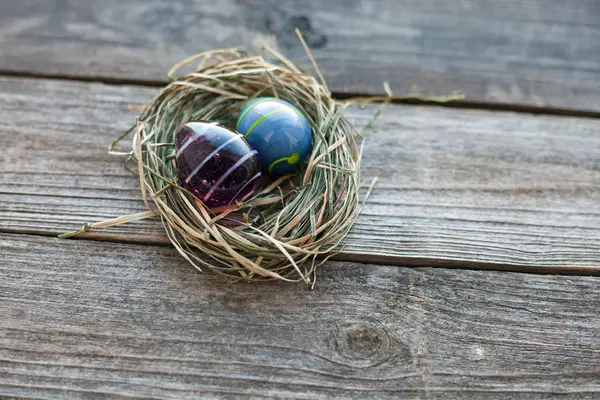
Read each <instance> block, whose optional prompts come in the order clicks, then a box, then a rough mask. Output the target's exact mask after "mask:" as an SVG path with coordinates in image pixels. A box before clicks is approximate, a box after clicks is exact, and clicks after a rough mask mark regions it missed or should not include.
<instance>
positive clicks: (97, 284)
mask: <svg viewBox="0 0 600 400" xmlns="http://www.w3.org/2000/svg"><path fill="white" fill-rule="evenodd" d="M0 251H1V253H2V257H1V258H0V278H1V279H0V298H1V301H0V315H1V316H2V318H0V397H3V396H18V395H19V396H32V397H44V398H47V397H52V398H71V397H70V396H76V397H89V398H98V397H101V396H102V397H103V396H106V397H109V396H119V397H120V396H124V397H127V396H132V397H144V398H178V399H181V398H198V397H199V396H214V397H227V398H265V397H276V398H311V399H331V398H357V399H365V398H373V399H375V398H376V399H388V398H389V399H392V398H440V399H442V398H443V399H448V398H459V397H460V398H464V397H473V398H500V397H502V396H505V397H504V398H506V397H510V396H514V395H516V394H517V393H518V397H519V398H547V396H549V395H551V394H562V395H564V396H565V397H567V398H573V399H582V398H592V397H594V396H595V397H597V396H598V395H599V391H600V386H599V385H598V382H599V381H600V369H599V365H600V316H599V315H598V312H597V310H598V308H599V307H600V289H599V288H600V278H597V277H564V276H545V275H529V274H519V273H507V272H502V273H500V272H492V271H469V270H448V269H442V268H415V269H410V268H400V267H391V266H375V265H361V264H353V263H337V262H331V263H329V264H328V265H327V267H324V268H322V269H321V270H320V271H319V273H318V281H317V286H316V289H315V290H314V291H311V290H308V288H307V287H306V286H304V285H286V284H262V285H256V284H255V285H249V284H237V285H231V284H229V283H226V282H224V281H223V280H222V278H219V277H218V276H216V275H213V274H210V273H206V274H198V273H197V272H196V271H195V270H194V269H193V268H191V267H190V266H189V265H188V264H187V263H186V262H185V261H184V260H183V259H181V257H180V256H179V255H178V254H177V252H176V251H175V250H174V249H171V248H165V247H156V246H140V245H125V244H114V243H102V242H94V241H61V240H58V239H54V238H44V237H39V236H28V235H10V234H0Z"/></svg>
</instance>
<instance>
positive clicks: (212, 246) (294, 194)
mask: <svg viewBox="0 0 600 400" xmlns="http://www.w3.org/2000/svg"><path fill="white" fill-rule="evenodd" d="M265 51H266V52H267V53H268V55H269V61H267V60H266V59H265V58H264V57H263V56H260V55H258V56H257V55H248V54H246V53H244V52H241V51H238V50H234V49H228V50H215V51H210V52H205V53H201V54H198V55H196V56H194V57H192V58H190V59H188V60H185V61H183V62H181V63H179V64H177V65H175V66H174V67H173V68H172V69H171V71H170V72H169V79H170V83H169V84H168V85H167V86H166V87H164V88H163V89H162V90H160V92H159V93H158V95H157V96H156V97H155V98H154V99H153V101H152V102H151V103H150V104H149V105H148V106H147V107H146V108H145V109H143V112H142V114H141V115H140V116H139V118H138V121H137V123H136V125H135V126H134V127H132V129H131V130H130V131H128V132H126V133H125V134H124V135H123V136H122V137H121V138H119V139H118V140H117V142H118V141H119V140H121V139H122V138H123V137H125V136H126V135H127V134H133V135H134V137H133V146H132V151H131V152H127V153H125V154H127V155H128V156H129V158H130V160H131V161H133V162H135V165H136V168H135V170H136V172H137V174H139V177H140V183H141V188H142V197H143V199H144V201H145V202H146V205H147V206H148V208H149V209H151V210H152V212H153V213H154V214H156V215H158V216H159V217H160V219H161V221H162V224H163V225H164V228H165V231H166V233H167V235H168V237H169V239H170V240H171V242H172V243H173V245H174V246H175V247H176V248H177V250H178V251H179V252H180V253H181V255H182V256H183V257H185V258H186V259H187V260H188V261H189V262H190V263H192V264H193V265H194V266H195V267H196V268H197V269H199V270H202V268H203V267H207V268H209V269H212V270H214V271H216V272H218V273H220V274H223V275H225V276H227V277H229V278H233V279H238V280H247V281H256V280H268V279H280V280H286V281H295V282H306V283H313V282H314V273H315V270H316V268H317V266H318V265H320V264H321V263H323V262H324V261H325V260H326V259H327V258H328V257H329V256H331V255H333V254H335V252H336V251H338V250H339V249H340V246H339V245H340V241H341V240H342V239H343V238H344V236H345V235H346V234H347V233H348V231H349V229H350V228H351V227H352V225H353V223H354V221H355V220H356V217H357V214H358V209H359V207H358V205H359V204H358V201H359V200H358V192H359V187H360V158H361V149H360V146H359V143H360V140H359V137H360V135H359V133H358V132H357V130H356V129H355V128H354V126H353V125H352V124H351V123H350V122H349V121H348V120H346V119H345V118H344V116H343V112H344V109H345V108H346V107H347V105H348V104H349V102H337V101H335V100H334V99H333V98H332V97H331V93H330V91H329V89H328V88H327V86H326V84H325V81H324V80H323V79H322V76H321V74H320V72H319V70H318V67H317V66H316V64H314V66H315V69H316V72H317V75H318V76H319V77H320V79H319V80H317V79H316V78H315V77H314V76H312V75H310V74H308V73H305V72H303V71H302V70H301V69H300V68H298V67H297V66H295V65H294V64H293V63H292V62H291V61H289V60H288V59H286V58H285V57H283V56H282V55H280V54H279V53H277V52H276V51H274V50H269V49H266V50H265ZM308 54H309V57H310V52H309V53H308ZM311 59H312V57H311ZM192 65H197V67H196V68H195V71H194V72H191V73H187V74H182V75H181V76H179V72H180V71H181V70H182V69H184V68H190V66H192ZM258 96H272V97H277V98H280V99H284V100H287V101H288V102H290V103H292V104H294V105H295V106H296V107H298V108H299V109H300V110H301V111H302V112H303V113H304V115H305V116H306V117H307V119H308V120H309V123H310V125H311V128H312V132H313V147H312V151H311V153H310V154H309V156H308V157H307V158H306V161H305V163H304V165H303V166H302V167H301V168H299V169H298V171H297V172H296V173H295V174H293V175H287V176H283V177H280V178H278V179H276V180H267V181H263V182H262V183H261V184H260V185H259V187H258V188H257V189H256V190H255V191H254V193H253V195H252V196H251V197H250V198H248V199H247V200H245V201H244V202H243V203H240V204H235V205H234V206H228V207H221V208H212V209H211V208H209V207H208V206H206V205H205V204H203V203H202V201H200V200H199V199H198V198H196V197H195V196H194V195H193V194H192V193H191V192H189V191H188V190H186V189H185V188H184V187H182V185H181V184H180V182H178V181H177V178H176V165H175V148H174V135H175V131H176V129H177V127H178V126H179V125H180V124H182V123H184V122H189V121H197V120H211V121H217V122H220V123H222V124H224V125H226V126H230V127H233V126H235V119H236V118H237V115H238V114H239V110H240V109H241V107H242V105H243V104H244V103H245V102H246V101H248V100H250V99H252V98H255V97H258ZM115 143H116V142H115ZM113 145H114V144H113ZM111 149H112V147H111ZM113 152H114V151H113ZM149 200H152V202H153V203H154V205H153V206H151V203H150V202H149ZM142 216H145V215H140V216H139V217H142ZM132 219H135V217H134V218H129V219H127V220H132ZM137 219H139V218H137ZM119 222H125V221H124V220H122V221H119ZM113 224H114V223H107V224H105V225H104V226H108V225H113ZM90 227H92V228H94V227H98V226H94V225H90V226H88V228H90ZM84 228H85V227H84ZM84 230H85V229H84Z"/></svg>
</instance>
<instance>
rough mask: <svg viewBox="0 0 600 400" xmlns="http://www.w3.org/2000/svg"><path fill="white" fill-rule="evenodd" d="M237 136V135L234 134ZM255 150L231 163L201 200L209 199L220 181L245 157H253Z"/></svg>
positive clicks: (240, 163)
mask: <svg viewBox="0 0 600 400" xmlns="http://www.w3.org/2000/svg"><path fill="white" fill-rule="evenodd" d="M236 136H237V135H236ZM256 153H257V152H256V150H252V151H251V152H250V153H248V154H246V155H245V156H244V157H242V158H240V159H239V160H238V161H237V162H236V163H235V164H233V165H232V166H231V168H229V169H228V170H227V171H226V172H225V173H224V174H223V175H222V176H221V177H220V178H219V180H217V182H216V183H215V184H214V185H212V187H211V188H210V190H209V191H208V193H206V196H204V197H203V198H202V201H207V200H208V199H210V196H212V194H213V193H214V192H215V190H217V187H219V185H220V184H221V183H223V181H224V180H225V179H227V177H228V176H229V175H231V174H232V173H233V171H235V170H236V169H237V168H238V167H239V166H240V165H242V164H243V163H244V162H245V161H246V160H247V159H249V158H250V157H253V156H254V155H255V154H256Z"/></svg>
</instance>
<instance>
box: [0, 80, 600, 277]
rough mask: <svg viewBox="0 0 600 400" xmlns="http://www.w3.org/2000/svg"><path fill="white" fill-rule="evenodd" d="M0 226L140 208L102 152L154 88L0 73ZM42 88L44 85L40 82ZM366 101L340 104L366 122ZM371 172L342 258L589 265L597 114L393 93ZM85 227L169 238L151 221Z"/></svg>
mask: <svg viewBox="0 0 600 400" xmlns="http://www.w3.org/2000/svg"><path fill="white" fill-rule="evenodd" d="M0 88H1V90H0V109H2V110H4V112H5V118H4V121H3V126H1V127H0V136H1V137H2V138H3V145H4V146H6V147H8V148H9V149H10V150H9V152H8V154H6V155H5V157H4V158H3V159H0V171H1V172H2V173H1V174H0V221H2V223H0V230H1V231H5V232H16V233H32V234H44V235H50V234H51V235H56V234H58V233H62V232H65V231H68V230H73V229H77V228H79V227H80V226H81V224H83V223H84V222H98V221H102V220H105V219H110V218H114V217H118V216H121V215H125V214H133V213H135V212H141V211H144V204H143V202H142V200H141V196H140V193H139V180H138V179H137V178H136V177H134V176H131V175H129V174H128V173H127V172H126V171H125V170H124V169H123V163H122V161H121V160H119V159H118V158H115V157H112V156H109V155H107V150H106V149H107V144H108V143H110V142H111V141H112V139H113V138H115V137H116V136H118V134H119V133H120V131H121V130H124V129H126V128H128V127H129V124H132V123H133V122H134V121H135V116H136V113H135V112H131V111H128V109H127V108H128V105H130V104H144V102H146V101H147V100H148V99H150V98H151V97H152V95H153V94H154V93H155V91H156V89H149V88H142V87H134V86H121V85H119V86H116V85H103V84H90V83H81V82H79V83H78V82H71V81H58V80H44V79H23V78H0ZM40 93H44V96H40ZM373 112H374V108H368V109H366V110H353V111H351V112H349V113H348V116H349V118H351V119H352V120H353V121H354V122H355V123H356V124H357V125H358V126H362V125H364V124H365V123H366V122H367V120H368V119H369V118H370V116H371V115H372V114H373ZM366 136H367V142H366V146H365V150H364V160H363V163H362V172H363V180H364V181H366V182H367V183H369V182H370V181H371V180H372V179H373V178H374V177H378V179H379V180H378V183H377V185H376V187H375V190H374V192H373V193H372V195H371V197H370V198H369V199H368V202H367V205H366V207H365V209H364V212H363V213H362V215H361V216H360V218H359V220H358V222H357V224H356V226H355V228H354V229H353V230H352V232H351V234H350V235H349V236H348V238H347V240H346V241H345V246H346V247H345V249H344V253H343V254H342V255H341V256H340V257H342V258H343V259H349V260H354V261H357V260H363V261H370V262H386V263H392V264H402V265H423V264H425V265H442V266H444V265H445V266H449V265H458V266H463V267H464V266H469V267H472V268H473V267H474V268H497V269H498V268H509V269H513V270H535V271H540V270H541V271H544V270H546V271H551V272H576V271H585V272H588V273H594V274H596V273H598V272H600V170H599V164H598V162H599V160H600V125H599V124H598V122H597V121H595V120H592V119H578V118H566V117H551V116H534V115H527V114H514V113H496V112H483V111H467V110H454V109H445V108H439V107H413V106H401V105H394V106H391V107H390V108H389V109H388V110H387V111H386V112H385V113H384V114H383V116H382V117H381V119H379V120H378V121H377V122H376V123H375V125H374V127H373V129H372V130H369V131H368V132H367V133H366ZM87 237H88V238H94V239H105V240H115V241H124V242H143V243H159V244H161V243H168V240H167V238H166V236H165V233H164V231H163V228H162V225H161V224H160V223H159V222H158V221H145V222H138V223H131V224H128V225H122V226H119V227H115V228H110V229H106V230H98V231H96V232H92V233H90V234H88V235H87Z"/></svg>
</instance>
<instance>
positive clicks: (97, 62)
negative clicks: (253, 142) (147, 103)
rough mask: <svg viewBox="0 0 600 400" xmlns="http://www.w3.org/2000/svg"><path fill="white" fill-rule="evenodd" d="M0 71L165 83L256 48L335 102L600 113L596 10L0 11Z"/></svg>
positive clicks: (184, 5)
mask: <svg viewBox="0 0 600 400" xmlns="http://www.w3.org/2000/svg"><path fill="white" fill-rule="evenodd" d="M0 10H1V12H0V38H1V39H2V49H1V50H0V70H2V71H4V72H7V73H36V74H44V75H47V74H60V75H66V76H76V77H85V78H86V79H89V78H90V77H101V78H103V79H110V80H114V79H126V80H142V81H152V82H156V81H163V80H164V79H165V75H166V71H167V70H168V68H169V67H170V66H171V65H172V64H173V63H175V62H177V61H179V60H181V59H183V58H186V57H188V56H190V55H192V54H195V53H197V52H199V51H203V50H207V49H212V48H215V47H230V46H239V45H245V46H248V47H250V48H253V47H256V46H258V45H260V43H261V42H266V43H269V44H271V45H273V46H276V47H277V48H278V49H280V50H281V51H282V52H283V53H285V54H286V55H288V56H289V57H291V58H292V59H293V60H294V61H297V62H299V63H301V64H303V65H305V66H308V65H309V64H308V62H307V60H306V57H305V54H304V51H303V50H302V48H301V46H300V45H299V43H298V41H297V40H296V38H295V35H294V33H293V30H294V28H296V27H298V28H300V29H301V30H302V31H303V32H304V35H305V36H306V39H307V42H308V44H309V45H310V47H311V48H312V49H313V51H314V54H315V56H316V58H317V60H318V62H319V63H320V65H321V67H322V69H323V71H324V72H325V76H326V78H327V79H328V81H329V83H330V86H331V87H332V88H333V89H334V91H335V92H337V93H340V94H344V93H355V92H360V93H381V92H382V83H383V81H384V80H388V81H389V82H390V85H391V87H392V89H393V90H394V91H395V92H397V93H404V92H409V91H413V90H416V91H421V92H422V93H424V94H437V95H443V94H447V93H449V92H451V91H453V90H457V89H463V90H464V91H465V92H466V93H467V95H468V100H469V101H470V102H471V103H470V104H473V103H472V102H476V103H477V102H485V103H502V104H505V105H507V106H514V105H515V104H517V105H529V106H544V107H556V108H564V109H570V110H585V111H593V112H598V111H600V95H599V93H600V68H599V65H600V2H598V1H597V0H578V1H572V2H565V1H563V0H526V1H524V0H502V1H491V0H454V1H450V0H445V1H434V0H402V1H398V0H361V1H358V0H357V1H320V0H286V1H279V0H264V1H260V0H225V1H218V2H217V1H197V2H194V1H188V0H180V1H172V0H154V1H146V0H135V1H121V0H103V1H102V2H100V1H92V0H60V1H59V0H52V1H48V0H27V1H13V0H0Z"/></svg>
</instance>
